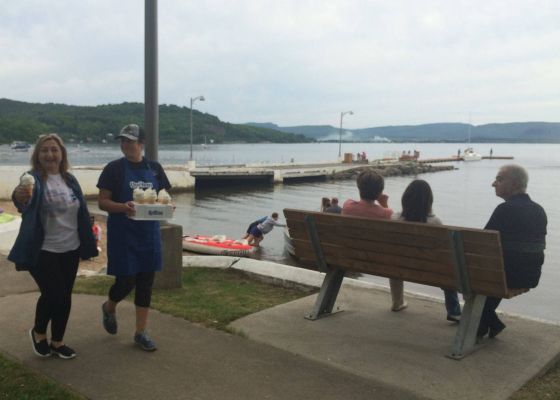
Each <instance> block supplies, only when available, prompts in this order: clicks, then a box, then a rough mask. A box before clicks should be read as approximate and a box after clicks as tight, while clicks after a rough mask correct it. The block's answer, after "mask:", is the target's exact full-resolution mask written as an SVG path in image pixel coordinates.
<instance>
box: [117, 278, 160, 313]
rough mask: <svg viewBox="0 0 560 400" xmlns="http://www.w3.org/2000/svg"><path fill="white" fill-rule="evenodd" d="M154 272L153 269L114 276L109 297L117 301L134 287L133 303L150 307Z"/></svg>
mask: <svg viewBox="0 0 560 400" xmlns="http://www.w3.org/2000/svg"><path fill="white" fill-rule="evenodd" d="M155 274H156V273H155V272H154V271H150V272H138V273H137V274H135V275H120V276H116V277H115V283H114V284H113V286H111V289H109V299H111V301H113V302H115V303H118V302H119V301H121V300H122V299H124V298H125V297H126V296H128V294H129V293H130V292H132V289H134V287H136V291H135V292H134V304H135V305H136V306H138V307H150V303H151V300H152V286H153V284H154V277H155Z"/></svg>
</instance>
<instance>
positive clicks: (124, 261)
mask: <svg viewBox="0 0 560 400" xmlns="http://www.w3.org/2000/svg"><path fill="white" fill-rule="evenodd" d="M142 162H143V163H145V164H146V168H141V169H132V168H130V165H129V163H128V161H127V160H126V158H122V164H123V170H124V179H123V183H122V186H121V189H120V192H119V193H116V196H114V197H113V198H114V199H115V200H116V201H118V202H122V203H124V202H127V201H131V200H132V191H133V190H134V188H136V187H142V188H143V189H146V188H148V187H150V188H152V189H155V190H159V185H158V181H157V179H156V177H155V176H154V173H153V171H152V169H151V168H150V165H149V164H148V162H147V161H146V160H145V159H142ZM107 258H108V263H107V274H108V275H134V274H137V273H138V272H148V271H161V236H160V230H159V221H135V220H133V219H130V218H128V217H127V216H126V214H124V213H118V214H112V213H111V214H109V217H108V218H107Z"/></svg>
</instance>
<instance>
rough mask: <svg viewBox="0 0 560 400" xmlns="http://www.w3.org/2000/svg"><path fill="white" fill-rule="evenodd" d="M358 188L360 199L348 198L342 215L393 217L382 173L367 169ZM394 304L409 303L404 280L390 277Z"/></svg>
mask: <svg viewBox="0 0 560 400" xmlns="http://www.w3.org/2000/svg"><path fill="white" fill-rule="evenodd" d="M357 184H358V190H359V191H360V200H359V201H356V200H351V199H349V200H346V201H345V202H344V205H343V206H342V215H352V216H355V217H366V218H379V219H391V215H392V214H393V210H392V209H390V208H389V205H388V200H389V196H387V195H386V194H385V193H383V189H384V188H385V181H384V179H383V177H382V176H381V175H379V174H378V173H377V172H375V171H374V170H372V169H367V170H364V171H362V172H360V174H359V175H358V180H357ZM389 284H390V286H391V297H392V300H393V305H392V307H391V310H393V311H401V310H404V309H405V308H406V307H407V306H408V304H407V303H406V302H405V301H404V296H403V286H404V285H403V281H401V280H399V279H389Z"/></svg>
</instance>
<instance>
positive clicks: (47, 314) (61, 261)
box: [29, 250, 80, 342]
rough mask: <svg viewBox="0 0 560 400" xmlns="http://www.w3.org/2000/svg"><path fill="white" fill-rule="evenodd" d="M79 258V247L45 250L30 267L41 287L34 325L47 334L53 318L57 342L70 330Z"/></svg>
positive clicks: (52, 329)
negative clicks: (58, 251) (63, 251)
mask: <svg viewBox="0 0 560 400" xmlns="http://www.w3.org/2000/svg"><path fill="white" fill-rule="evenodd" d="M79 262H80V259H79V255H78V250H73V251H69V252H66V253H51V252H48V251H44V250H41V252H40V254H39V263H38V265H37V266H36V267H35V268H34V269H33V270H31V271H29V273H30V274H31V276H32V277H33V279H35V282H37V286H39V290H40V291H41V295H40V296H39V299H38V300H37V308H36V311H35V326H34V327H33V329H34V330H35V332H37V333H39V334H46V333H47V326H48V324H49V321H50V322H51V340H54V341H55V342H61V341H62V339H63V337H64V332H65V331H66V325H67V323H68V318H69V317H70V309H71V308H72V288H73V287H74V281H75V280H76V274H77V272H78V264H79Z"/></svg>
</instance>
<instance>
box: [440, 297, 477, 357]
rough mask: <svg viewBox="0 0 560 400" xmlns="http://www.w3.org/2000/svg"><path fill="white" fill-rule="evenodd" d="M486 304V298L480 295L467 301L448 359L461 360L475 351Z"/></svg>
mask: <svg viewBox="0 0 560 400" xmlns="http://www.w3.org/2000/svg"><path fill="white" fill-rule="evenodd" d="M485 302H486V296H483V295H480V294H476V295H471V296H469V297H468V298H467V299H465V306H464V307H463V313H462V315H461V322H460V323H459V327H458V328H457V334H456V335H455V340H454V341H453V348H452V350H451V354H449V355H448V357H450V358H453V359H455V360H460V359H461V358H463V357H465V356H466V355H467V354H469V353H472V352H473V351H474V350H475V345H476V332H477V330H478V325H479V323H480V317H481V315H482V309H483V308H484V303H485Z"/></svg>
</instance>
